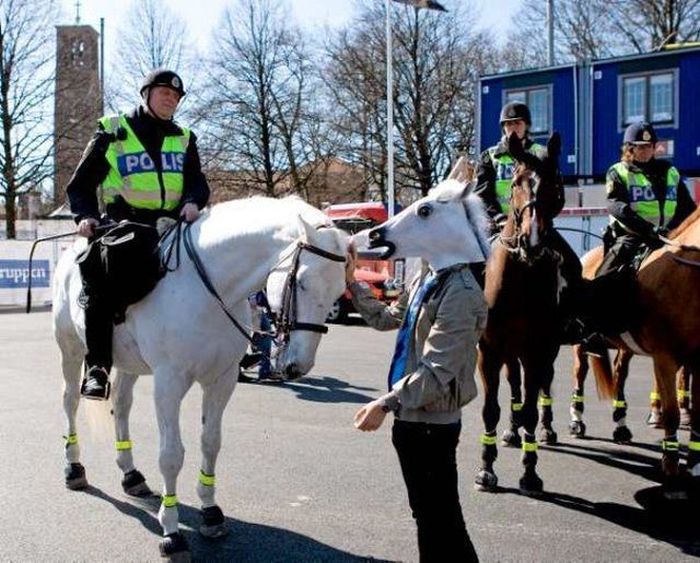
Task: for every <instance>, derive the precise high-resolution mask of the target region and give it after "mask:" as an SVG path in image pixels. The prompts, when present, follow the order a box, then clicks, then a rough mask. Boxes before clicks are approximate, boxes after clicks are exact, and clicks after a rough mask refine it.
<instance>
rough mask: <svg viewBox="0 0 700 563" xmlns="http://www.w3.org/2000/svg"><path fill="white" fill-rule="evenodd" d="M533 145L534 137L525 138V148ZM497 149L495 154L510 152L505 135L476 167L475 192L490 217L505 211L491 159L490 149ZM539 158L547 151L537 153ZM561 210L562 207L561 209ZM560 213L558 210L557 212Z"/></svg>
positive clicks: (485, 153) (484, 155)
mask: <svg viewBox="0 0 700 563" xmlns="http://www.w3.org/2000/svg"><path fill="white" fill-rule="evenodd" d="M532 145H533V141H532V139H530V138H529V137H526V138H525V139H524V140H523V148H524V149H525V150H526V151H527V150H530V148H531V147H532ZM492 149H495V153H494V156H495V157H497V158H498V157H499V156H503V155H506V154H508V149H507V148H506V138H505V137H503V138H502V139H501V140H500V141H499V143H498V144H497V145H496V146H495V147H491V148H490V149H487V150H485V151H484V152H482V153H481V157H480V158H479V163H478V165H477V169H476V174H477V176H476V188H475V189H474V193H475V194H476V195H478V196H479V197H480V198H481V199H482V200H483V201H484V205H485V206H486V213H488V215H489V217H491V218H494V217H496V216H497V215H501V214H502V213H503V209H502V207H501V204H500V203H499V201H498V196H497V194H496V180H497V177H496V169H495V168H494V167H493V161H492V160H491V153H490V151H491V150H492ZM535 156H537V157H538V158H543V157H544V156H546V151H544V150H543V151H539V152H538V153H537V154H535ZM562 206H563V191H562ZM560 211H561V209H560ZM557 213H558V212H557Z"/></svg>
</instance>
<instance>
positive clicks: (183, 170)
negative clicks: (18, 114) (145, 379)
mask: <svg viewBox="0 0 700 563" xmlns="http://www.w3.org/2000/svg"><path fill="white" fill-rule="evenodd" d="M140 94H141V104H140V106H138V107H137V108H135V109H134V110H132V111H131V112H130V113H128V114H118V115H111V116H105V117H102V118H101V119H100V120H99V122H98V126H97V131H96V133H95V134H94V136H93V138H92V139H91V141H90V142H89V144H88V146H87V148H86V149H85V151H84V153H83V156H82V158H81V160H80V163H79V164H78V167H77V168H76V170H75V172H74V173H73V176H72V178H71V179H70V181H69V183H68V186H67V194H68V199H69V201H70V206H71V211H72V212H73V214H74V216H75V221H76V223H77V224H78V233H79V234H80V235H82V236H84V237H87V238H88V239H89V241H90V242H91V243H92V242H93V241H94V240H95V239H97V238H98V237H99V236H100V232H99V231H101V230H100V229H98V227H99V226H100V225H102V224H108V223H113V222H119V221H123V220H127V221H133V222H136V223H142V224H147V225H155V224H156V221H157V220H158V219H159V218H161V217H171V218H173V219H175V218H177V217H181V218H182V219H183V220H184V221H186V222H193V221H195V220H196V219H197V217H198V216H199V211H200V209H202V208H203V207H204V206H205V205H206V204H207V202H208V200H209V186H208V184H207V181H206V178H205V177H204V174H203V173H202V170H201V166H200V160H199V153H198V150H197V140H196V137H195V135H194V133H192V132H191V131H190V130H189V129H187V128H185V127H181V126H179V125H178V124H177V123H175V122H174V121H173V115H174V114H175V111H176V110H177V108H178V106H179V104H180V101H181V100H182V98H183V96H184V95H185V90H184V87H183V84H182V79H181V78H180V76H178V74H176V73H175V72H173V71H172V70H166V69H156V70H154V71H152V72H151V73H149V74H148V75H147V76H146V77H145V79H144V81H143V84H142V86H141V90H140ZM99 186H101V188H99V189H98V187H99ZM98 195H99V197H98ZM101 204H102V205H101ZM102 206H103V209H104V214H103V215H101V214H100V208H101V207H102ZM96 246H97V245H93V244H90V247H89V248H88V251H87V253H86V254H84V255H83V257H82V259H81V261H80V271H81V275H82V279H83V293H84V299H83V302H84V306H85V333H86V334H85V338H86V344H87V355H86V356H85V367H86V373H85V378H84V380H83V384H82V386H81V393H82V395H83V396H84V397H87V398H90V399H106V398H108V396H109V372H110V369H111V367H112V332H113V320H114V314H115V311H114V304H113V302H112V300H111V298H110V294H109V293H110V292H109V288H108V286H107V282H106V276H105V268H104V265H103V263H102V261H101V257H100V252H99V251H93V249H94V248H96ZM153 250H155V248H154V249H153Z"/></svg>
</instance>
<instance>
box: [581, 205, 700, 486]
mask: <svg viewBox="0 0 700 563" xmlns="http://www.w3.org/2000/svg"><path fill="white" fill-rule="evenodd" d="M670 239H671V241H670V243H669V244H668V245H667V246H664V247H663V248H661V249H659V250H656V251H655V252H653V253H652V254H651V255H650V256H649V257H648V258H647V259H646V260H645V261H644V263H643V264H642V267H641V269H640V270H639V273H638V275H637V285H638V288H639V291H638V294H639V295H638V302H639V303H638V305H639V313H640V314H639V318H638V320H635V322H634V325H633V326H632V327H631V329H630V330H629V331H628V332H626V333H624V334H623V335H620V336H619V337H615V338H612V339H611V341H612V342H613V343H614V344H615V345H616V346H617V347H618V348H623V349H626V350H628V351H630V352H634V353H640V354H642V353H643V354H646V355H649V356H651V357H652V359H653V362H654V377H655V380H656V385H657V388H658V391H659V394H660V398H661V405H662V408H663V413H664V416H663V425H664V429H665V437H664V440H663V442H662V449H663V455H662V469H663V473H664V493H665V495H666V496H667V497H668V498H679V497H680V498H683V497H685V496H686V491H685V490H684V483H683V481H682V479H681V478H680V476H681V474H680V472H679V467H678V459H679V458H678V437H677V434H676V432H677V430H678V425H679V409H678V403H677V401H676V390H675V387H676V373H677V372H678V370H679V368H680V367H681V366H685V367H686V368H687V369H689V371H690V372H691V373H693V374H695V377H693V378H692V390H691V395H692V396H693V397H695V398H696V400H694V401H692V404H691V435H690V441H689V443H688V462H687V466H688V469H689V470H690V472H691V475H693V477H694V478H695V480H696V481H698V480H700V406H699V403H698V400H697V397H700V377H698V376H697V374H698V373H700V292H698V287H700V247H699V246H698V245H700V209H698V210H696V211H695V212H694V213H693V214H692V215H691V216H690V217H688V218H687V219H686V220H685V221H684V222H683V223H682V224H681V225H680V226H679V227H678V228H677V229H675V230H674V231H673V232H672V233H671V235H670ZM592 367H593V371H594V373H595V375H596V379H597V381H598V383H599V385H600V384H603V385H604V387H605V388H606V389H607V390H608V391H612V390H613V384H614V381H613V374H612V370H611V369H610V365H609V363H608V364H607V365H606V363H605V362H593V364H592Z"/></svg>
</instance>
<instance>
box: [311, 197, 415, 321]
mask: <svg viewBox="0 0 700 563" xmlns="http://www.w3.org/2000/svg"><path fill="white" fill-rule="evenodd" d="M323 211H324V213H326V215H328V216H329V217H330V218H331V219H333V222H334V223H335V224H336V226H337V227H339V228H341V229H343V230H344V231H347V232H349V233H350V234H355V233H358V232H360V231H362V230H365V229H370V228H372V227H375V226H377V225H380V224H382V223H383V222H384V221H386V220H387V218H388V214H387V211H386V208H385V207H384V204H382V203H381V202H375V201H367V202H362V203H339V204H336V205H330V206H328V207H327V208H325V209H324V210H323ZM371 255H372V253H371V252H368V253H364V252H363V253H360V255H359V256H358V260H357V268H356V269H355V280H356V281H358V282H364V283H366V284H367V285H368V286H369V288H370V289H371V290H372V293H374V296H375V297H377V299H381V300H382V301H385V302H387V303H390V302H392V301H394V300H395V299H396V298H397V297H398V296H399V294H400V293H401V289H400V288H401V284H402V282H403V278H402V273H403V261H398V260H397V261H393V260H378V259H376V258H375V259H373V258H372V257H371ZM354 310H355V309H354V308H353V306H352V298H351V296H350V292H349V291H346V292H345V293H344V294H343V295H342V296H341V298H340V299H338V301H336V302H335V304H334V305H333V308H332V309H331V312H330V314H329V315H328V321H330V322H338V323H341V322H344V321H346V320H347V317H348V315H349V314H350V313H352V312H354Z"/></svg>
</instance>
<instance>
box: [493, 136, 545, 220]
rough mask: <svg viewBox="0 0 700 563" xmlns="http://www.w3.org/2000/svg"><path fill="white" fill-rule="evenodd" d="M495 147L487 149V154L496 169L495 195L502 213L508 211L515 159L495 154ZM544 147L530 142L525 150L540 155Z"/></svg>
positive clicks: (507, 155)
mask: <svg viewBox="0 0 700 563" xmlns="http://www.w3.org/2000/svg"><path fill="white" fill-rule="evenodd" d="M496 149H497V147H491V148H490V149H489V156H490V157H491V163H492V164H493V168H494V170H496V197H497V198H498V203H500V204H501V209H502V210H503V213H508V211H509V210H510V191H511V190H510V188H511V185H512V184H513V171H514V170H515V160H513V157H511V156H510V155H509V154H502V155H500V156H496V154H495V153H496ZM544 150H545V149H544V147H543V146H542V145H538V144H537V143H532V145H530V147H529V148H528V149H527V152H529V153H532V154H534V155H535V156H538V157H539V156H540V154H542V152H544Z"/></svg>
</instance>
